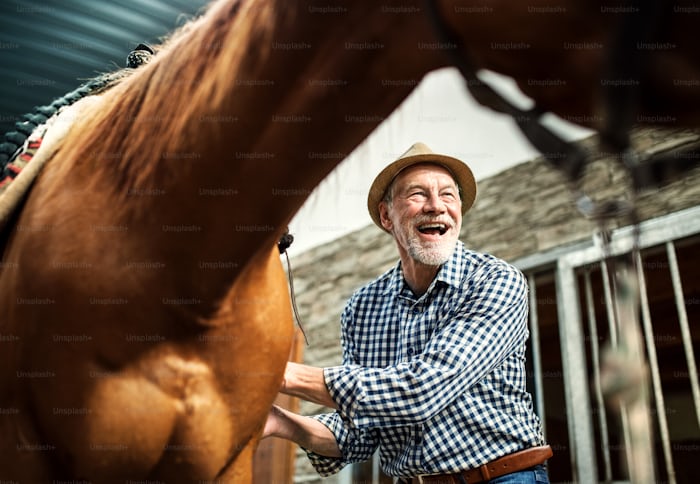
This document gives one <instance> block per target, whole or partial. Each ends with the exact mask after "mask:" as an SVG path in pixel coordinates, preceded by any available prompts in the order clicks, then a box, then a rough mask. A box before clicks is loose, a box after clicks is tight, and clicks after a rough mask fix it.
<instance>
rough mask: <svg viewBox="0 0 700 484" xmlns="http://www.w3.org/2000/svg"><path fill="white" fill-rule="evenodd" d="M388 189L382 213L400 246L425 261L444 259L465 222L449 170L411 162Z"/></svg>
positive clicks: (410, 254) (419, 260)
mask: <svg viewBox="0 0 700 484" xmlns="http://www.w3.org/2000/svg"><path fill="white" fill-rule="evenodd" d="M389 190H392V194H393V196H392V197H391V201H390V202H389V203H388V204H387V203H386V202H381V203H380V205H379V213H380V216H381V221H382V225H383V226H384V228H385V229H387V230H388V231H389V232H390V233H392V234H393V235H394V238H395V239H396V241H397V243H398V245H399V250H400V251H401V250H403V251H404V252H405V253H406V254H408V255H409V256H410V257H412V258H413V259H415V260H416V261H418V262H420V263H422V264H425V265H429V266H438V265H441V264H443V263H445V262H446V261H447V259H449V257H450V255H451V254H452V252H453V251H454V248H455V244H456V242H457V239H458V238H459V231H460V228H461V226H462V210H461V208H462V202H461V200H460V197H459V190H458V189H457V184H456V183H455V181H454V179H453V178H452V175H450V172H449V171H447V170H446V169H445V168H443V167H441V166H438V165H431V164H421V165H415V166H411V167H409V168H406V169H405V170H404V171H402V172H401V173H399V175H398V176H397V177H396V178H395V179H394V182H393V184H392V186H390V187H389Z"/></svg>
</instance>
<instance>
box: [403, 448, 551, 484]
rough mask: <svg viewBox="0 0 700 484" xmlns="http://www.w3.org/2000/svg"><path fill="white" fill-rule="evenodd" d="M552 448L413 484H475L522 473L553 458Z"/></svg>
mask: <svg viewBox="0 0 700 484" xmlns="http://www.w3.org/2000/svg"><path fill="white" fill-rule="evenodd" d="M552 455H553V453H552V448H551V447H550V446H549V445H542V446H539V447H531V448H529V449H525V450H520V451H518V452H514V453H512V454H508V455H504V456H503V457H499V458H498V459H496V460H494V461H491V462H488V463H486V464H484V465H481V466H479V467H476V468H474V469H469V470H468V471H462V472H460V473H458V474H435V475H426V476H418V477H414V478H412V479H411V480H410V481H409V482H410V483H411V484H452V483H455V484H463V483H465V482H466V483H468V484H475V483H477V482H485V481H488V480H491V479H495V478H496V477H500V476H504V475H506V474H510V473H512V472H517V471H522V470H524V469H528V468H530V467H533V466H536V465H537V464H542V463H543V462H544V461H546V460H547V459H549V458H550V457H552Z"/></svg>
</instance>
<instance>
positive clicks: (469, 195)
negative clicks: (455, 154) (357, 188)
mask: <svg viewBox="0 0 700 484" xmlns="http://www.w3.org/2000/svg"><path fill="white" fill-rule="evenodd" d="M418 164H434V165H439V166H442V167H444V168H446V169H447V171H449V172H450V173H451V174H452V177H453V178H454V179H455V182H456V183H457V185H458V186H459V188H460V192H461V195H462V215H464V214H465V213H467V211H468V210H469V209H470V208H471V207H472V205H473V204H474V200H475V199H476V180H475V179H474V174H473V173H472V171H471V169H470V168H469V167H468V166H467V165H466V164H465V163H464V162H463V161H461V160H458V159H457V158H452V157H451V156H446V155H439V154H435V153H422V154H417V155H413V156H407V157H405V158H399V159H398V160H396V161H394V162H393V163H391V164H390V165H389V166H387V167H386V168H384V169H383V170H382V171H381V172H380V173H379V175H377V177H376V178H375V179H374V182H372V186H371V187H370V189H369V194H368V196H367V209H368V210H369V214H370V217H372V221H373V222H374V223H375V224H376V225H377V226H378V227H379V228H380V229H382V230H386V229H384V227H383V226H382V222H381V218H380V216H379V203H380V202H381V201H382V200H383V199H384V195H385V194H386V191H387V189H388V188H389V185H391V182H392V181H393V180H394V178H396V177H397V176H398V174H399V173H401V172H402V171H403V170H405V169H406V168H408V167H410V166H413V165H418Z"/></svg>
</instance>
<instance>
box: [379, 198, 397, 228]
mask: <svg viewBox="0 0 700 484" xmlns="http://www.w3.org/2000/svg"><path fill="white" fill-rule="evenodd" d="M378 208H379V220H380V222H381V223H382V227H384V230H386V231H387V232H391V229H393V228H394V224H393V223H392V222H391V219H390V218H389V207H388V205H387V203H386V202H384V201H381V202H379V207H378Z"/></svg>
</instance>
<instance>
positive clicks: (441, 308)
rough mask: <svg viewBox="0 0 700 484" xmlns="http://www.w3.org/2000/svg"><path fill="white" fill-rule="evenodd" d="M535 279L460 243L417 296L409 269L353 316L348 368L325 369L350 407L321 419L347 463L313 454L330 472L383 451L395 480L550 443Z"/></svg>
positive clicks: (372, 289) (370, 295)
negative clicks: (538, 400) (530, 341)
mask: <svg viewBox="0 0 700 484" xmlns="http://www.w3.org/2000/svg"><path fill="white" fill-rule="evenodd" d="M527 301H528V296H527V283H526V281H525V278H524V277H523V275H522V274H521V273H520V272H519V271H518V270H517V269H516V268H514V267H513V266H511V265H509V264H507V263H505V262H503V261H501V260H499V259H497V258H495V257H493V256H490V255H486V254H479V253H476V252H473V251H470V250H467V249H466V248H465V247H464V245H463V244H462V243H461V242H458V246H457V248H456V250H455V252H454V254H453V255H452V256H451V258H450V259H449V260H448V261H447V262H446V263H445V264H444V265H443V266H442V267H441V268H440V270H439V272H438V274H437V276H436V277H435V279H434V280H433V282H432V283H431V285H430V287H429V288H428V290H427V291H426V293H425V294H423V295H422V296H421V297H419V298H416V297H415V295H414V294H413V293H412V291H411V290H410V288H409V287H408V286H407V285H406V283H405V281H404V279H403V274H402V271H401V264H400V263H399V264H398V265H396V266H395V267H394V268H393V269H391V270H389V271H388V272H386V273H385V274H384V275H382V276H380V277H379V278H378V279H376V280H375V281H373V282H371V283H370V284H368V285H367V286H365V287H363V288H361V289H360V290H358V291H357V292H356V293H355V294H354V295H353V296H352V297H351V299H350V300H349V301H348V303H347V305H346V307H345V310H344V311H343V315H342V319H341V325H342V335H341V338H342V346H343V365H342V366H337V367H331V368H326V369H325V370H324V376H325V382H326V386H327V387H328V390H329V392H330V395H331V397H332V398H333V400H334V401H335V402H336V403H337V404H338V407H339V409H338V410H337V411H336V412H335V413H329V414H322V415H317V416H315V418H317V419H318V420H319V421H320V422H322V423H323V424H324V425H326V426H327V427H328V428H329V429H330V430H331V432H333V434H334V435H335V437H336V439H337V441H338V446H339V447H340V450H341V453H342V457H340V458H328V457H324V456H320V455H318V454H315V453H313V452H310V451H307V454H308V456H309V459H310V460H311V463H312V464H313V466H314V467H315V468H316V470H317V472H318V473H319V474H321V475H322V476H327V475H331V474H334V473H336V472H338V471H339V470H340V469H342V468H343V467H344V466H345V465H346V464H349V463H352V462H360V461H364V460H367V459H369V458H370V457H371V456H372V455H373V454H374V452H375V450H376V449H377V448H379V456H380V462H381V466H382V469H383V470H384V471H385V472H386V473H387V474H389V475H392V476H403V477H408V476H416V475H420V474H438V473H448V472H457V471H461V470H466V469H471V468H474V467H478V466H479V465H481V464H484V463H486V462H489V461H492V460H494V459H496V458H498V457H501V456H503V455H506V454H510V453H512V452H515V451H517V450H520V449H524V448H527V447H531V446H535V445H541V444H543V443H544V441H543V437H542V433H541V428H540V422H539V420H538V418H537V416H536V415H535V413H534V412H533V408H532V399H531V396H530V394H529V393H528V392H527V390H526V388H525V348H526V340H527V337H528V329H527V310H528V308H527Z"/></svg>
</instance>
